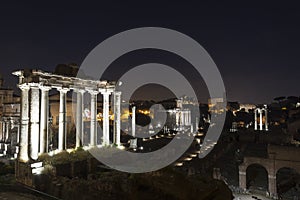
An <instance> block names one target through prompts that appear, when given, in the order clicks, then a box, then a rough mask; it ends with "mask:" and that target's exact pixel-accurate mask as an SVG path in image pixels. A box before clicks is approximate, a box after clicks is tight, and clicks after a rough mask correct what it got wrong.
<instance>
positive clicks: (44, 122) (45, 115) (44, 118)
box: [39, 86, 51, 153]
mask: <svg viewBox="0 0 300 200" xmlns="http://www.w3.org/2000/svg"><path fill="white" fill-rule="evenodd" d="M40 89H41V92H42V95H41V117H40V124H41V125H40V151H39V153H45V152H48V119H49V90H50V89H51V87H50V86H40Z"/></svg>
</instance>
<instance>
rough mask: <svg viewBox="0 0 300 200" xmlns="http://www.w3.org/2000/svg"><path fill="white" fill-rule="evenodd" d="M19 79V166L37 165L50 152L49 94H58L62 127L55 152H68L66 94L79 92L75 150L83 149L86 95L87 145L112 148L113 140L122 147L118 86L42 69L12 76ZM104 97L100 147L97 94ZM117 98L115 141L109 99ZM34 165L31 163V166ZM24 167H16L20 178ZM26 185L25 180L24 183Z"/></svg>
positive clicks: (60, 127) (115, 105) (60, 125)
mask: <svg viewBox="0 0 300 200" xmlns="http://www.w3.org/2000/svg"><path fill="white" fill-rule="evenodd" d="M13 74H14V75H16V76H18V77H19V83H18V87H19V88H20V89H21V117H20V118H21V119H20V121H21V128H20V130H21V131H20V143H19V144H20V145H19V148H20V152H19V155H18V161H17V162H18V163H34V162H35V161H36V160H37V159H38V157H39V155H40V154H42V153H47V152H49V149H48V147H49V144H48V142H49V141H48V133H49V131H48V129H49V91H50V90H51V89H55V90H57V91H59V94H60V95H59V96H60V100H59V128H58V148H57V150H56V151H55V152H61V151H63V150H66V147H67V142H68V141H67V139H66V138H67V137H66V132H67V130H66V123H67V118H66V109H67V106H66V105H67V103H66V95H67V93H68V92H70V91H73V92H75V93H76V97H77V98H76V104H75V102H74V105H76V108H75V109H74V110H76V112H75V113H74V115H76V147H80V146H82V143H81V141H82V140H83V115H82V113H83V101H84V99H83V94H84V93H89V95H90V111H91V119H90V133H89V134H90V137H89V138H90V141H89V144H88V146H89V147H93V146H99V145H109V144H111V141H113V142H114V143H115V144H116V145H120V104H121V97H120V96H121V92H119V91H115V83H114V82H108V81H99V80H87V79H82V78H77V77H68V76H62V75H57V74H51V73H48V72H43V71H40V70H26V71H25V70H20V71H16V72H14V73H13ZM98 94H102V95H103V113H102V116H103V120H102V122H103V127H102V130H103V138H102V142H101V144H98V142H97V137H99V136H98V135H99V134H98V132H97V126H98V122H97V95H98ZM110 95H113V97H112V98H111V99H114V109H113V110H114V112H115V113H114V116H115V122H114V134H113V135H114V138H109V99H110ZM31 165H32V164H31ZM22 166H23V164H20V165H19V164H17V170H16V171H17V176H18V175H21V174H23V172H24V173H25V172H26V170H27V169H24V170H22V169H21V168H22ZM23 182H26V181H23Z"/></svg>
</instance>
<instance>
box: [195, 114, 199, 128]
mask: <svg viewBox="0 0 300 200" xmlns="http://www.w3.org/2000/svg"><path fill="white" fill-rule="evenodd" d="M198 129H199V118H198V117H196V126H195V130H196V131H198Z"/></svg>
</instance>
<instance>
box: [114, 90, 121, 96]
mask: <svg viewBox="0 0 300 200" xmlns="http://www.w3.org/2000/svg"><path fill="white" fill-rule="evenodd" d="M114 94H115V95H121V94H122V92H121V91H114Z"/></svg>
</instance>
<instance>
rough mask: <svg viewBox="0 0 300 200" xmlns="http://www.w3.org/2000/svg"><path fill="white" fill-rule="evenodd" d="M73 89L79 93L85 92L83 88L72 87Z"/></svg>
mask: <svg viewBox="0 0 300 200" xmlns="http://www.w3.org/2000/svg"><path fill="white" fill-rule="evenodd" d="M73 91H74V92H76V93H81V94H84V93H85V92H86V90H85V89H83V88H73Z"/></svg>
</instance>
